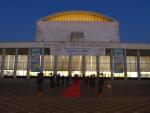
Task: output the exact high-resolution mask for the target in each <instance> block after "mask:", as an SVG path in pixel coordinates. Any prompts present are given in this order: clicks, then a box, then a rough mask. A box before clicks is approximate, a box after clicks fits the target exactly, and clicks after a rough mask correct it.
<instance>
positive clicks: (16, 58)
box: [13, 49, 18, 78]
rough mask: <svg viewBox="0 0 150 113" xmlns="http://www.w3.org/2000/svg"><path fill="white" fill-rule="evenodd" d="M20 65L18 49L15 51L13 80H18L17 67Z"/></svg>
mask: <svg viewBox="0 0 150 113" xmlns="http://www.w3.org/2000/svg"><path fill="white" fill-rule="evenodd" d="M17 65H18V49H15V64H14V72H13V73H14V75H13V78H16V77H17V76H16V75H17V67H18V66H17Z"/></svg>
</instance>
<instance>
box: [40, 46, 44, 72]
mask: <svg viewBox="0 0 150 113" xmlns="http://www.w3.org/2000/svg"><path fill="white" fill-rule="evenodd" d="M43 71H44V48H42V51H41V72H43Z"/></svg>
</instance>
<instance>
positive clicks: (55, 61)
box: [54, 55, 58, 75]
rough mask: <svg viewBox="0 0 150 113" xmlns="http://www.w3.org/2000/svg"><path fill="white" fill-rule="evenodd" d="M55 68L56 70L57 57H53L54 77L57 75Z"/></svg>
mask: <svg viewBox="0 0 150 113" xmlns="http://www.w3.org/2000/svg"><path fill="white" fill-rule="evenodd" d="M57 68H58V56H57V55H55V57H54V75H57Z"/></svg>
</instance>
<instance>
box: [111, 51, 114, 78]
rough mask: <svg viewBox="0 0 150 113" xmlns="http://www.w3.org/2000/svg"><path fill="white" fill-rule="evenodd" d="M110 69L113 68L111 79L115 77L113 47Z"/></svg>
mask: <svg viewBox="0 0 150 113" xmlns="http://www.w3.org/2000/svg"><path fill="white" fill-rule="evenodd" d="M110 70H111V79H112V80H113V79H114V59H113V49H111V51H110Z"/></svg>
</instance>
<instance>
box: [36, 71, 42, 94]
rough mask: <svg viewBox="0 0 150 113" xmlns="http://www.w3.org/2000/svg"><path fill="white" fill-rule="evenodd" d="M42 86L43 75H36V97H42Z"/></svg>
mask: <svg viewBox="0 0 150 113" xmlns="http://www.w3.org/2000/svg"><path fill="white" fill-rule="evenodd" d="M42 84H43V73H42V72H40V73H38V74H37V86H38V95H39V96H41V95H42Z"/></svg>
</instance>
